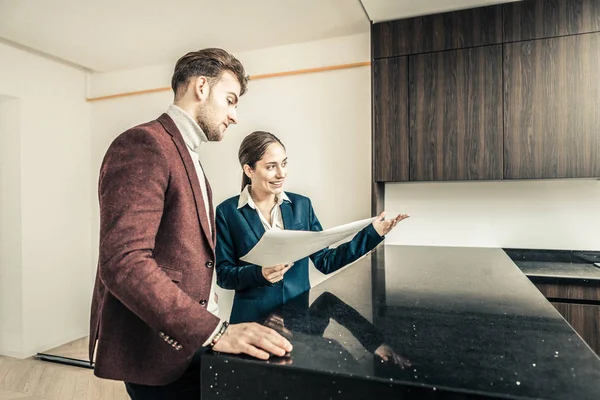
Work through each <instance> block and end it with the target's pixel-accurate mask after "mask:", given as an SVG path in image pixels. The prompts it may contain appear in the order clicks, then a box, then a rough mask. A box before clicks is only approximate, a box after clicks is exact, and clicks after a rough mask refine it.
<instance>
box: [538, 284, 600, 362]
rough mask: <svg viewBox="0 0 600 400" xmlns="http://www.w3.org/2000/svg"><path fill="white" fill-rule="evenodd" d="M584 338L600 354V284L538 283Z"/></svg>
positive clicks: (541, 290)
mask: <svg viewBox="0 0 600 400" xmlns="http://www.w3.org/2000/svg"><path fill="white" fill-rule="evenodd" d="M535 286H536V287H537V288H538V289H539V291H540V292H542V294H543V295H544V296H545V297H546V298H547V299H548V300H549V301H550V303H552V305H553V306H554V308H556V309H557V310H558V312H559V313H560V314H561V315H562V316H563V318H564V319H565V320H567V322H568V323H569V325H571V327H573V329H574V330H575V331H576V332H577V333H578V334H579V336H581V337H582V338H583V340H584V341H585V342H586V343H587V344H588V345H589V346H590V347H591V348H592V350H594V351H595V352H596V354H599V355H600V286H596V285H590V284H588V285H579V284H571V283H564V284H562V283H536V284H535Z"/></svg>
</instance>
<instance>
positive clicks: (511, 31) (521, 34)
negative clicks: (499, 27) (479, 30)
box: [503, 0, 600, 42]
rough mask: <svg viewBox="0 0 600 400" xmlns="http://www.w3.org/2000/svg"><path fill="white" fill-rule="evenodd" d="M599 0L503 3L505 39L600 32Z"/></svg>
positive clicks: (542, 0) (545, 0)
mask: <svg viewBox="0 0 600 400" xmlns="http://www.w3.org/2000/svg"><path fill="white" fill-rule="evenodd" d="M599 3H600V2H599V1H598V0H526V1H517V2H514V3H506V4H504V6H503V7H504V21H503V25H504V41H505V42H515V41H520V40H532V39H541V38H550V37H555V36H565V35H575V34H579V33H589V32H597V31H600V4H599Z"/></svg>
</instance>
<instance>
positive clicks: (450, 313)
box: [202, 246, 600, 400]
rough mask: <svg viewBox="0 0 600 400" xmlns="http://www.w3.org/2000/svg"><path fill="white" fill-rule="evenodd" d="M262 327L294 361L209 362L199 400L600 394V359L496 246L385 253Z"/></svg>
mask: <svg viewBox="0 0 600 400" xmlns="http://www.w3.org/2000/svg"><path fill="white" fill-rule="evenodd" d="M265 320H268V321H270V323H274V324H276V325H273V326H280V328H279V329H280V330H282V328H281V327H282V326H285V329H287V330H289V331H290V332H291V335H290V336H289V338H290V340H291V342H292V344H293V345H294V350H293V352H292V353H291V355H290V356H289V357H283V358H277V357H275V358H272V359H271V360H270V361H268V362H263V361H257V360H252V359H249V358H248V357H243V356H229V355H224V354H214V353H208V354H206V355H205V356H203V359H202V360H203V361H202V382H203V386H202V398H203V399H255V398H256V399H258V398H261V399H271V398H273V399H286V400H291V399H309V398H310V399H320V398H324V399H329V398H331V399H333V398H339V399H363V398H375V397H378V398H398V397H401V396H403V398H445V399H448V398H450V399H465V398H468V399H471V398H473V399H475V398H478V399H479V398H507V399H525V398H536V399H597V398H598V396H599V395H598V393H600V359H599V358H598V357H597V356H596V355H595V354H594V353H593V352H592V350H591V349H590V348H589V347H588V346H587V345H586V344H585V343H584V342H583V341H582V340H581V338H580V337H579V336H578V335H577V334H576V333H575V332H574V331H573V329H572V328H571V327H570V326H569V325H568V324H567V322H566V321H565V320H564V319H563V318H562V316H561V315H560V314H559V313H558V312H557V311H556V310H555V309H554V307H552V305H551V304H550V303H549V302H548V301H547V300H546V299H545V298H544V297H543V295H542V294H541V293H540V292H539V291H538V290H537V289H536V288H535V286H534V285H533V284H532V283H531V282H530V281H529V280H528V279H527V277H526V276H525V275H524V274H523V273H522V272H521V271H520V270H519V269H518V268H517V266H516V265H515V264H514V263H513V262H512V261H511V260H510V258H509V257H508V256H507V255H506V254H505V253H504V251H503V250H502V249H489V248H447V247H409V246H381V247H379V248H378V250H377V251H376V252H374V253H373V254H371V255H369V256H367V257H365V258H363V259H361V260H359V261H358V262H357V263H355V264H354V265H353V266H351V267H349V268H347V269H345V270H344V271H342V272H340V273H339V274H337V275H336V276H334V277H332V278H330V279H328V280H326V281H325V282H323V283H322V284H320V285H318V286H316V287H314V288H313V289H311V290H310V292H308V293H307V294H306V295H305V296H301V297H299V298H297V299H295V300H293V301H292V302H290V303H288V304H286V305H284V306H283V307H281V308H280V309H278V310H276V311H274V312H273V313H272V314H271V315H269V316H266V318H265V319H264V320H262V321H261V322H264V321H265ZM385 349H388V354H391V356H390V357H389V358H388V361H384V360H382V359H381V358H380V357H379V356H377V355H375V354H374V353H375V352H378V353H379V352H381V351H382V350H385ZM389 349H392V350H393V353H392V352H391V351H390V350H389Z"/></svg>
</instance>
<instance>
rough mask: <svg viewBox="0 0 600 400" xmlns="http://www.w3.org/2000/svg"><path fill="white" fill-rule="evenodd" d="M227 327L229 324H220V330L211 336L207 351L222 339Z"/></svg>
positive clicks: (225, 322) (224, 322)
mask: <svg viewBox="0 0 600 400" xmlns="http://www.w3.org/2000/svg"><path fill="white" fill-rule="evenodd" d="M228 326H229V322H227V321H223V323H222V324H221V328H220V329H219V330H218V331H217V333H216V334H215V335H214V336H213V338H212V340H211V341H210V343H209V345H208V348H209V349H212V348H213V347H214V346H215V344H217V342H218V341H219V339H221V338H222V337H223V335H224V334H225V331H226V330H227V327H228Z"/></svg>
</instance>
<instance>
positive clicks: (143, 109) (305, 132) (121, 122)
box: [89, 34, 371, 316]
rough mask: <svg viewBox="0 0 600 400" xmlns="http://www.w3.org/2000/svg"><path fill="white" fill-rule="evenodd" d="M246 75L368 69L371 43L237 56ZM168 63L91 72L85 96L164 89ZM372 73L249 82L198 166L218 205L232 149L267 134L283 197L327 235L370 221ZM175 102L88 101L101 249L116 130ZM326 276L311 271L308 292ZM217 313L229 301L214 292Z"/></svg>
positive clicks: (228, 191) (152, 97)
mask: <svg viewBox="0 0 600 400" xmlns="http://www.w3.org/2000/svg"><path fill="white" fill-rule="evenodd" d="M236 56H237V57H238V58H239V59H240V60H241V61H242V63H243V64H244V66H245V67H246V71H247V73H248V74H249V75H257V74H263V73H269V72H280V71H288V70H296V69H303V68H312V67H321V66H327V65H336V64H345V63H352V62H360V61H368V60H369V57H370V44H369V35H368V34H365V35H355V36H348V37H344V38H337V39H331V40H324V41H318V42H311V43H303V44H297V45H291V46H283V47H277V48H270V49H266V50H260V51H253V52H248V53H241V54H236ZM175 61H176V60H174V61H173V64H172V65H165V66H152V67H147V68H143V69H140V70H135V71H123V72H119V73H106V74H93V75H92V78H91V84H90V87H89V90H90V92H89V96H90V97H95V96H101V95H106V94H111V93H119V92H126V91H133V90H143V89H151V88H156V87H165V86H169V85H170V79H171V74H172V70H173V67H174V63H175ZM370 87H371V82H370V69H369V68H368V67H359V68H353V69H347V70H338V71H330V72H321V73H314V74H305V75H297V76H289V77H280V78H271V79H263V80H255V81H250V85H249V91H248V93H247V94H246V95H244V96H243V97H242V98H241V100H240V105H239V107H238V117H239V125H237V126H232V127H230V128H229V129H228V131H227V132H226V135H225V138H224V140H223V141H222V142H220V143H210V144H205V145H203V147H202V163H203V166H204V168H205V170H206V174H207V176H208V178H209V180H210V182H211V185H212V188H213V192H214V199H215V204H218V203H220V202H221V201H223V200H225V199H226V198H228V197H230V196H234V195H236V194H238V193H239V186H240V180H241V167H240V166H239V165H238V161H237V150H238V147H239V144H240V143H241V140H242V138H243V137H244V136H245V135H246V134H248V133H250V132H252V131H254V130H259V129H260V130H268V131H271V132H272V133H274V134H275V135H277V136H278V137H279V138H280V139H281V140H282V141H283V143H284V144H285V145H286V147H287V151H288V157H289V159H290V164H289V168H288V172H289V178H288V181H287V183H286V190H288V191H293V192H298V193H301V194H304V195H307V196H309V197H310V198H311V199H312V200H313V203H314V206H315V210H316V212H317V215H318V216H319V219H320V220H321V223H322V225H323V226H324V227H332V226H335V225H337V224H340V223H345V222H350V221H353V220H356V219H362V218H367V217H368V216H369V215H370V183H369V182H370V179H371V177H370V162H371V161H370V158H371V155H370V154H371V112H370V107H371V106H370V103H371V102H370V91H371V89H370ZM171 102H172V94H171V93H170V92H169V93H167V92H162V93H155V94H148V95H142V96H134V97H128V98H119V99H114V100H105V101H98V102H93V103H92V172H91V174H92V184H93V189H92V190H93V193H94V197H93V199H92V204H93V207H94V208H93V218H94V220H93V225H92V235H93V243H94V244H96V243H97V241H98V221H97V215H98V206H97V196H96V184H97V180H98V170H99V167H100V163H101V160H102V157H103V155H104V152H105V151H106V148H107V147H108V145H109V144H110V142H111V141H112V140H113V139H114V138H115V137H116V136H117V135H118V134H119V133H121V132H123V131H124V130H126V129H127V128H129V127H131V126H134V125H136V124H139V123H142V122H146V121H148V120H150V119H154V118H156V117H157V116H158V115H159V114H160V113H162V112H164V111H165V110H166V108H167V106H168V105H169V104H171ZM323 278H324V277H323V276H322V275H321V274H320V273H318V271H316V270H314V271H312V272H311V281H312V283H313V284H316V283H318V282H320V281H321V280H322V279H323ZM219 293H220V306H221V309H222V310H223V311H224V312H223V314H224V315H225V316H227V315H228V314H229V308H230V304H231V296H232V294H231V293H225V292H223V291H220V292H219Z"/></svg>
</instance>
